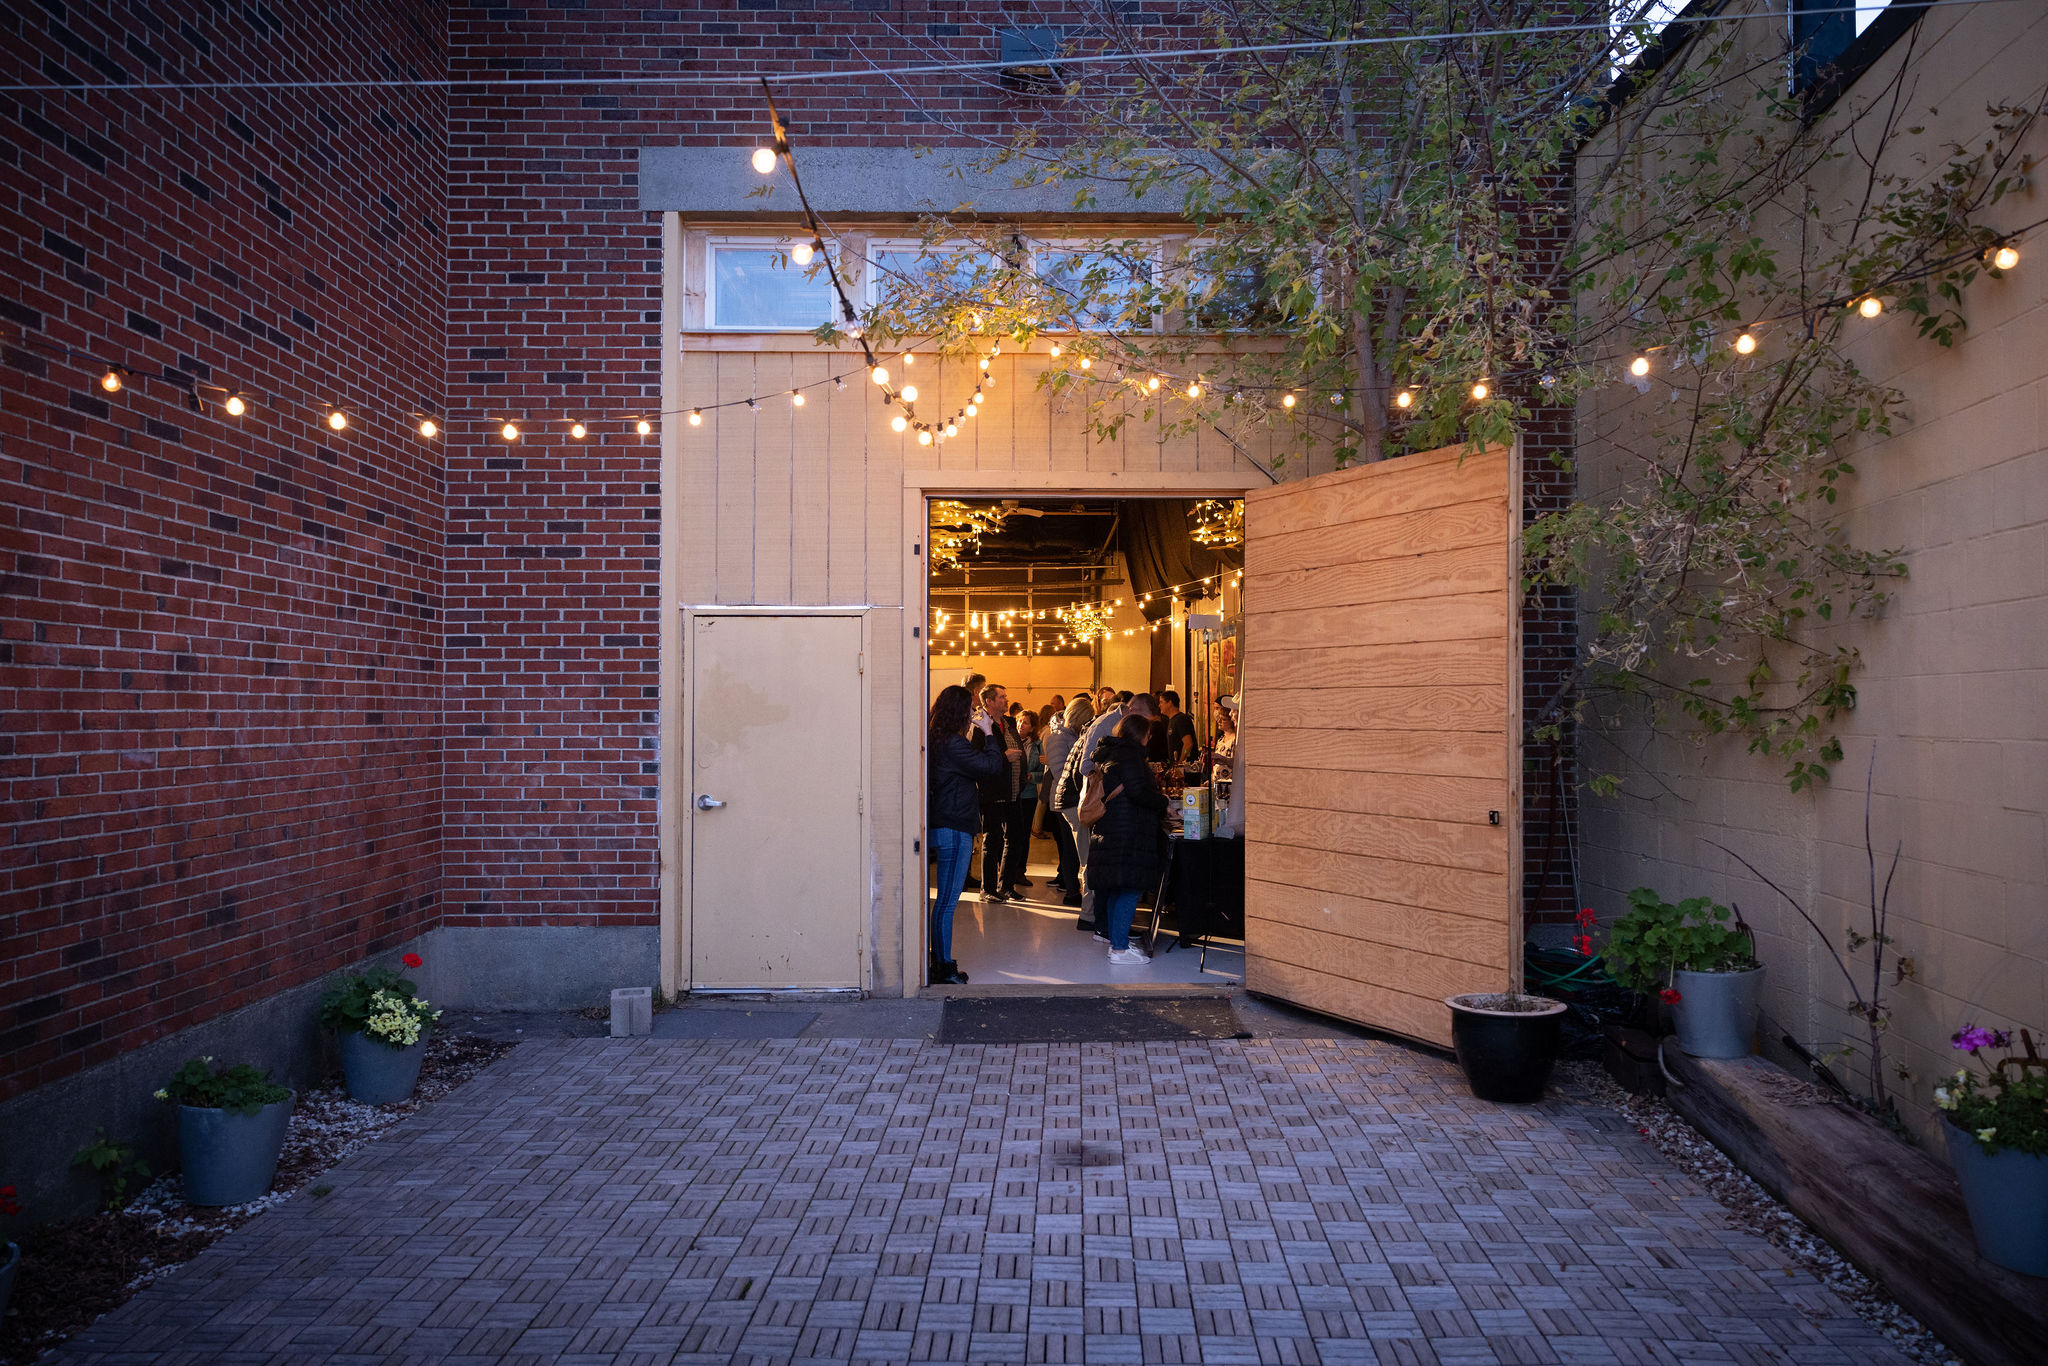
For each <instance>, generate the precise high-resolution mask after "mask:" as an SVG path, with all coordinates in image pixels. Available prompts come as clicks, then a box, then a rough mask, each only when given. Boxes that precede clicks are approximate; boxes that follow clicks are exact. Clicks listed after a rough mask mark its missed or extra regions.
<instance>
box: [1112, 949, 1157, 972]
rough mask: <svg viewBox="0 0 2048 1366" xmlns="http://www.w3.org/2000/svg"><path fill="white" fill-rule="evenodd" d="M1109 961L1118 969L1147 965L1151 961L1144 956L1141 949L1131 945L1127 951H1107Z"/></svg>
mask: <svg viewBox="0 0 2048 1366" xmlns="http://www.w3.org/2000/svg"><path fill="white" fill-rule="evenodd" d="M1109 961H1110V962H1112V963H1115V964H1116V965H1117V966H1119V967H1130V966H1133V965H1134V964H1138V963H1149V962H1151V961H1152V960H1151V959H1150V958H1148V957H1146V956H1145V951H1144V950H1143V949H1141V948H1138V947H1137V946H1136V945H1133V946H1132V947H1130V948H1128V949H1111V950H1110V951H1109Z"/></svg>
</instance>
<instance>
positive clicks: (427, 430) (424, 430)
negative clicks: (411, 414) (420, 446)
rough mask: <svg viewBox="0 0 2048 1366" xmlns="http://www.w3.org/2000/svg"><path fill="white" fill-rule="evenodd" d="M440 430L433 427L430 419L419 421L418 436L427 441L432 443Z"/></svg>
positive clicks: (432, 421)
mask: <svg viewBox="0 0 2048 1366" xmlns="http://www.w3.org/2000/svg"><path fill="white" fill-rule="evenodd" d="M440 430H441V429H440V428H439V427H436V426H435V425H434V419H432V418H431V417H428V418H422V419H420V435H421V436H424V437H425V438H427V440H429V441H432V440H433V439H434V437H435V435H436V434H437V433H439V432H440Z"/></svg>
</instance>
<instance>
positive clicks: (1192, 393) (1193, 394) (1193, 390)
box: [1188, 384, 1202, 398]
mask: <svg viewBox="0 0 2048 1366" xmlns="http://www.w3.org/2000/svg"><path fill="white" fill-rule="evenodd" d="M1201 396H1202V386H1201V385H1199V384H1190V385H1188V397H1189V398H1200V397H1201Z"/></svg>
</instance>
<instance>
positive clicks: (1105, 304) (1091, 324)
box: [1038, 247, 1152, 332]
mask: <svg viewBox="0 0 2048 1366" xmlns="http://www.w3.org/2000/svg"><path fill="white" fill-rule="evenodd" d="M1038 278H1039V279H1040V280H1042V281H1043V282H1044V283H1045V284H1046V286H1047V287H1048V288H1050V289H1051V290H1052V291H1053V293H1054V294H1055V295H1056V296H1064V298H1065V300H1066V307H1067V309H1068V310H1069V311H1071V312H1072V313H1073V315H1074V318H1075V321H1076V322H1078V323H1079V324H1080V326H1082V327H1084V328H1103V329H1108V328H1118V329H1122V330H1124V331H1145V332H1149V331H1151V330H1152V318H1151V315H1150V314H1148V313H1144V312H1137V313H1133V312H1132V309H1133V307H1134V306H1135V305H1134V303H1133V300H1134V297H1135V296H1136V295H1137V294H1138V292H1139V290H1141V289H1142V288H1143V287H1144V286H1146V285H1148V284H1150V283H1151V281H1152V262H1151V261H1150V259H1148V258H1146V257H1143V256H1126V255H1124V254H1122V253H1121V252H1113V251H1077V250H1072V249H1069V248H1066V247H1052V248H1048V249H1046V250H1045V251H1043V252H1041V253H1040V255H1039V257H1038Z"/></svg>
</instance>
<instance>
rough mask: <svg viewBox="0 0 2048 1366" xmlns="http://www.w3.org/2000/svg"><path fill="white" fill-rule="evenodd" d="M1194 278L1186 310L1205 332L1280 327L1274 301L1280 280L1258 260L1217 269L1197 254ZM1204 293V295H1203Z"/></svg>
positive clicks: (1189, 283) (1194, 262)
mask: <svg viewBox="0 0 2048 1366" xmlns="http://www.w3.org/2000/svg"><path fill="white" fill-rule="evenodd" d="M1192 264H1193V268H1194V273H1195V278H1193V279H1191V280H1190V281H1189V282H1188V294H1189V298H1190V307H1189V309H1188V313H1189V315H1190V317H1191V319H1192V321H1193V323H1194V325H1195V326H1196V327H1199V328H1202V329H1204V330H1205V331H1233V330H1234V331H1246V332H1249V331H1262V330H1266V329H1269V328H1274V327H1277V326H1279V324H1280V321H1281V318H1280V309H1279V306H1278V305H1276V304H1275V303H1274V302H1273V295H1274V293H1275V292H1276V290H1277V288H1278V286H1279V283H1280V282H1279V281H1276V280H1274V279H1273V278H1272V277H1271V275H1269V274H1268V272H1267V270H1266V267H1265V266H1264V265H1263V264H1261V263H1258V262H1249V263H1244V264H1237V265H1231V266H1228V267H1224V268H1221V269H1219V268H1218V267H1217V266H1216V265H1214V264H1212V263H1210V262H1208V261H1205V260H1204V259H1202V254H1201V253H1197V255H1196V257H1195V259H1194V261H1193V263H1192ZM1204 295H1206V296H1207V297H1206V298H1205V297H1203V296H1204Z"/></svg>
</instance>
